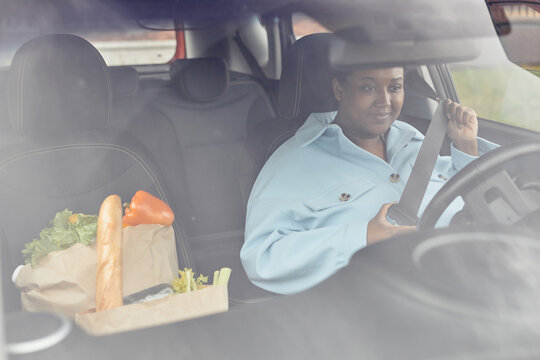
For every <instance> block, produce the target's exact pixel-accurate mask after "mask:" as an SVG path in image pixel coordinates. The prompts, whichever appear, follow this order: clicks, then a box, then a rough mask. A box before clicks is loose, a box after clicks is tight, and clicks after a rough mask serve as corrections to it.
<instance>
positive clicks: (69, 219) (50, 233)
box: [22, 209, 97, 266]
mask: <svg viewBox="0 0 540 360" xmlns="http://www.w3.org/2000/svg"><path fill="white" fill-rule="evenodd" d="M51 225H52V226H51V227H48V228H45V229H43V230H41V232H40V233H39V239H34V240H32V241H31V242H29V243H26V244H25V245H24V249H23V250H22V254H23V256H24V262H25V263H26V264H29V263H31V264H32V266H35V265H36V263H37V261H38V260H39V259H40V258H42V257H43V256H45V255H47V254H48V253H50V252H51V251H55V250H62V249H67V248H69V247H70V246H72V245H74V244H76V243H78V242H80V243H83V244H85V245H90V244H91V243H92V242H94V241H95V239H96V232H97V215H85V214H73V212H72V211H70V210H68V209H66V210H64V211H61V212H58V213H57V214H56V216H55V217H54V219H53V220H52V221H51Z"/></svg>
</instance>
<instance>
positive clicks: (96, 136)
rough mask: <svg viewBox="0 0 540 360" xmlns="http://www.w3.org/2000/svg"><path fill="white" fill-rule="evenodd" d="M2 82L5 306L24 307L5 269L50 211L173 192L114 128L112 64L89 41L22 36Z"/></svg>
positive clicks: (166, 196)
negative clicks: (6, 127)
mask: <svg viewBox="0 0 540 360" xmlns="http://www.w3.org/2000/svg"><path fill="white" fill-rule="evenodd" d="M22 75H24V76H22ZM7 86H8V87H7V90H8V106H9V120H10V126H11V129H12V131H13V133H14V135H15V141H14V144H11V145H9V146H7V147H3V148H2V150H1V151H0V185H1V186H0V204H1V207H0V228H1V229H3V233H4V235H5V237H4V240H5V241H3V244H2V247H3V250H4V251H2V259H1V261H2V270H3V271H2V273H3V278H2V282H3V288H4V297H5V308H6V310H8V311H11V310H15V309H17V308H19V307H20V301H19V291H18V290H17V289H15V287H14V286H13V285H12V284H11V281H10V275H11V273H12V271H13V269H14V268H15V267H16V266H17V265H19V264H21V263H22V262H23V258H22V255H21V250H22V249H23V246H24V244H25V243H26V242H29V241H31V240H32V239H34V238H37V237H38V236H39V233H40V230H41V229H43V228H45V227H48V226H50V220H51V219H52V218H53V217H54V215H55V213H56V212H58V211H62V210H64V209H66V208H68V209H70V210H73V211H75V212H83V213H87V214H97V213H98V211H99V207H100V205H101V202H102V201H103V200H104V199H105V197H107V196H108V195H110V194H118V195H120V196H121V198H122V199H123V200H125V201H129V200H130V198H131V196H133V194H134V193H135V192H136V191H137V190H146V191H148V192H150V193H152V194H154V195H156V196H158V197H160V198H162V199H163V200H165V201H166V202H169V200H170V192H169V190H168V189H167V188H166V187H165V182H164V179H163V175H162V174H161V173H160V171H159V168H158V167H157V166H156V164H155V162H154V160H153V157H152V155H151V154H149V153H148V151H147V149H146V148H145V146H144V145H143V144H142V143H141V142H140V141H138V140H136V139H135V138H133V137H132V136H130V135H129V134H127V133H126V132H124V131H119V130H117V129H113V128H112V127H111V83H110V78H109V71H108V69H107V67H106V65H105V62H104V61H103V58H102V57H101V55H100V54H99V53H98V51H97V50H96V49H95V48H94V47H93V46H92V45H91V44H90V43H88V42H87V41H86V40H83V39H81V38H79V37H77V36H73V35H46V36H41V37H39V38H36V39H33V40H30V41H28V42H27V43H25V44H24V45H23V46H22V47H21V48H20V49H19V50H18V51H17V53H16V54H15V57H14V59H13V62H12V65H11V67H10V70H9V75H8V85H7ZM173 226H174V229H175V232H176V236H177V251H178V253H179V264H180V266H188V265H189V254H188V250H187V247H186V244H185V242H184V241H183V240H184V236H183V235H182V234H183V229H182V228H181V227H179V226H177V225H176V223H175V224H174V225H173Z"/></svg>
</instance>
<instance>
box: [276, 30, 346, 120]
mask: <svg viewBox="0 0 540 360" xmlns="http://www.w3.org/2000/svg"><path fill="white" fill-rule="evenodd" d="M334 37H335V35H333V34H326V33H321V34H311V35H307V36H304V37H302V38H300V39H299V40H298V41H296V42H295V43H294V44H293V45H292V46H291V48H290V49H289V51H288V52H287V54H286V56H285V59H284V62H283V69H282V72H281V79H280V83H279V95H278V100H279V110H280V113H281V115H282V116H283V117H285V118H287V119H296V118H299V117H304V118H305V117H307V116H308V115H309V114H311V113H313V112H326V111H334V110H337V101H336V99H335V98H334V94H333V92H332V74H333V71H332V70H331V67H330V62H329V57H330V56H329V55H330V54H329V49H330V42H331V41H332V39H333V38H334Z"/></svg>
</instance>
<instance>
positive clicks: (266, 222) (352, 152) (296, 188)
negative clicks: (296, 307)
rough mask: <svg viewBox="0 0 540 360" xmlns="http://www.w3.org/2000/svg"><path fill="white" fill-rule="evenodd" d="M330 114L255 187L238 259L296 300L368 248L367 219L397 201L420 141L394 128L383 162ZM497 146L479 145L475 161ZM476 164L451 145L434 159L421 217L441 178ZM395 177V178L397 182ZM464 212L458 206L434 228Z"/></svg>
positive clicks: (402, 127)
mask: <svg viewBox="0 0 540 360" xmlns="http://www.w3.org/2000/svg"><path fill="white" fill-rule="evenodd" d="M335 115H336V112H330V113H317V114H312V115H311V116H310V117H309V118H308V119H307V120H306V122H305V124H304V125H303V126H302V127H301V128H300V129H299V130H298V131H297V132H296V134H295V136H294V137H292V138H291V139H289V140H288V141H287V142H285V143H284V144H283V145H282V146H281V147H279V148H278V149H277V150H276V151H275V153H274V154H273V155H272V156H271V157H270V159H268V161H267V163H266V164H265V165H264V167H263V169H262V170H261V172H260V174H259V176H258V177H257V180H256V181H255V184H254V186H253V190H252V191H251V195H250V198H249V201H248V206H247V218H246V229H245V243H244V245H243V247H242V250H241V253H240V257H241V259H242V263H243V266H244V269H245V270H246V273H247V275H248V277H249V278H250V280H251V281H252V282H253V283H254V284H255V285H257V286H259V287H261V288H263V289H266V290H269V291H272V292H276V293H282V294H289V293H295V292H298V291H302V290H304V289H307V288H310V287H312V286H314V285H315V284H317V283H319V282H321V281H322V280H324V279H326V278H328V277H329V276H330V275H332V274H333V273H335V272H336V271H337V270H339V269H340V268H342V267H344V266H345V265H347V264H348V262H349V260H350V258H351V256H352V255H353V254H354V253H355V252H356V251H358V250H359V249H361V248H363V247H364V246H366V232H367V225H368V222H369V220H371V219H372V218H373V217H374V216H375V215H376V214H377V212H378V211H379V210H380V208H381V206H382V205H383V204H384V203H389V202H393V201H398V200H399V198H400V196H401V193H402V191H403V189H404V187H405V184H406V182H407V179H408V178H409V175H410V173H411V169H412V166H413V164H414V161H415V159H416V156H417V154H418V151H419V149H420V145H421V144H422V140H423V138H424V136H423V135H422V134H421V133H420V132H419V131H418V130H416V129H415V128H414V127H412V126H410V125H408V124H406V123H404V122H401V121H395V122H394V123H393V124H392V126H391V127H390V129H389V131H388V132H387V135H386V153H387V161H388V162H386V161H384V160H382V159H381V158H379V157H377V156H375V155H373V154H371V153H369V152H367V151H365V150H364V149H362V148H360V147H358V146H357V145H355V144H354V143H353V142H351V141H350V140H349V139H348V138H347V137H345V136H344V135H343V132H342V130H341V128H340V127H339V126H338V125H336V124H332V123H331V122H332V121H333V119H334V117H335ZM495 147H496V145H495V144H493V143H490V142H488V141H486V140H483V139H478V150H479V153H480V154H483V153H485V152H487V151H489V150H491V149H493V148H495ZM473 159H475V157H474V156H470V155H468V154H465V153H463V152H461V151H459V150H457V149H456V148H454V147H453V146H452V148H451V156H441V157H439V159H438V160H437V164H436V166H435V169H434V171H433V174H432V177H431V181H430V183H429V186H428V188H427V191H426V195H425V196H424V199H423V201H422V206H421V207H420V211H419V215H420V214H421V213H422V212H423V209H424V208H425V207H426V205H427V204H428V203H429V201H430V200H431V198H432V197H433V195H435V193H436V192H437V191H438V190H439V189H440V188H441V187H442V186H443V185H444V183H445V181H446V179H449V178H450V177H451V176H452V175H454V174H455V173H456V172H457V171H459V170H460V169H462V168H463V167H464V166H465V165H467V164H468V163H469V162H471V161H472V160H473ZM392 174H399V175H400V176H399V180H398V181H397V182H393V181H392V179H391V175H392ZM393 178H394V179H393V180H394V181H395V178H396V176H395V175H394V177H393ZM342 194H344V195H342ZM344 199H348V200H345V201H343V200H344ZM459 200H460V199H459ZM462 206H463V203H462V202H460V201H455V202H454V203H453V204H452V205H451V206H450V207H449V209H448V210H447V211H446V212H445V214H443V216H442V217H441V221H439V225H440V224H444V223H448V222H449V220H450V217H451V214H454V213H455V212H456V211H458V210H459V209H461V207H462Z"/></svg>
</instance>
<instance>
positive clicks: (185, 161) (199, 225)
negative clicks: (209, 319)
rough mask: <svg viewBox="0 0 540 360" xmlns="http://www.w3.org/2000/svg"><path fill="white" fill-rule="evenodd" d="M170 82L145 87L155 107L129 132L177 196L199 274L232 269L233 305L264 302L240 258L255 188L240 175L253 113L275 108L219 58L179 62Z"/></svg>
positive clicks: (265, 114) (178, 210)
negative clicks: (154, 160)
mask: <svg viewBox="0 0 540 360" xmlns="http://www.w3.org/2000/svg"><path fill="white" fill-rule="evenodd" d="M170 77H171V81H170V83H169V84H168V85H167V86H166V87H165V88H155V87H154V86H152V87H151V88H147V89H145V90H146V92H147V94H148V95H149V96H150V98H151V100H152V106H151V107H149V108H147V109H146V110H145V111H144V112H143V113H141V114H140V115H139V116H138V117H137V118H136V119H135V120H134V121H133V122H132V123H131V124H130V125H129V126H128V128H129V130H130V131H131V132H132V133H133V134H134V135H135V136H137V137H138V138H140V139H141V140H142V141H143V142H144V143H145V144H146V145H147V146H148V147H149V149H150V152H151V153H152V154H153V155H154V157H156V158H157V161H158V162H159V163H160V167H161V168H162V170H163V173H164V174H165V178H166V181H167V185H168V186H169V187H170V188H171V189H172V190H173V193H172V195H173V202H174V205H175V209H176V210H175V211H176V213H177V216H178V217H179V218H180V221H181V222H182V223H183V225H184V226H185V229H186V233H187V239H188V243H189V248H190V251H191V256H192V259H193V264H192V265H193V266H194V268H195V270H196V271H197V272H200V273H204V274H212V273H213V271H214V270H216V269H218V268H219V267H222V266H228V267H231V268H232V269H233V273H232V276H231V282H230V284H229V294H230V298H231V302H232V303H245V302H251V301H256V300H257V299H260V298H266V297H268V296H269V293H267V292H265V291H263V290H260V289H259V288H257V287H255V286H254V285H252V284H251V283H250V282H249V280H248V279H247V276H246V275H245V273H244V270H243V267H242V265H241V262H240V257H239V254H240V248H241V246H242V244H243V236H244V235H243V231H244V221H245V199H246V197H247V195H248V194H249V191H250V185H251V184H250V180H249V179H247V180H246V179H244V178H243V175H242V174H243V169H244V168H245V163H244V160H245V158H244V157H243V156H244V143H245V140H246V132H247V130H246V129H247V127H248V118H249V117H250V116H252V115H253V109H254V108H256V109H257V116H258V117H263V118H270V117H274V116H275V113H274V109H273V108H272V106H271V105H270V104H271V103H270V100H269V98H268V96H267V94H266V93H265V91H264V89H263V88H262V87H261V86H260V85H259V84H258V83H257V82H255V81H253V80H252V79H250V78H249V77H247V76H243V75H240V74H235V73H229V72H228V71H227V66H226V63H225V62H224V61H223V60H222V59H220V58H200V59H184V60H177V61H175V62H174V63H173V64H172V65H171V68H170ZM141 86H142V87H143V88H144V84H141ZM250 109H251V110H252V113H250ZM172 137H174V140H173V139H171V138H172ZM179 165H181V168H180V169H178V168H177V167H178V166H179Z"/></svg>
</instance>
